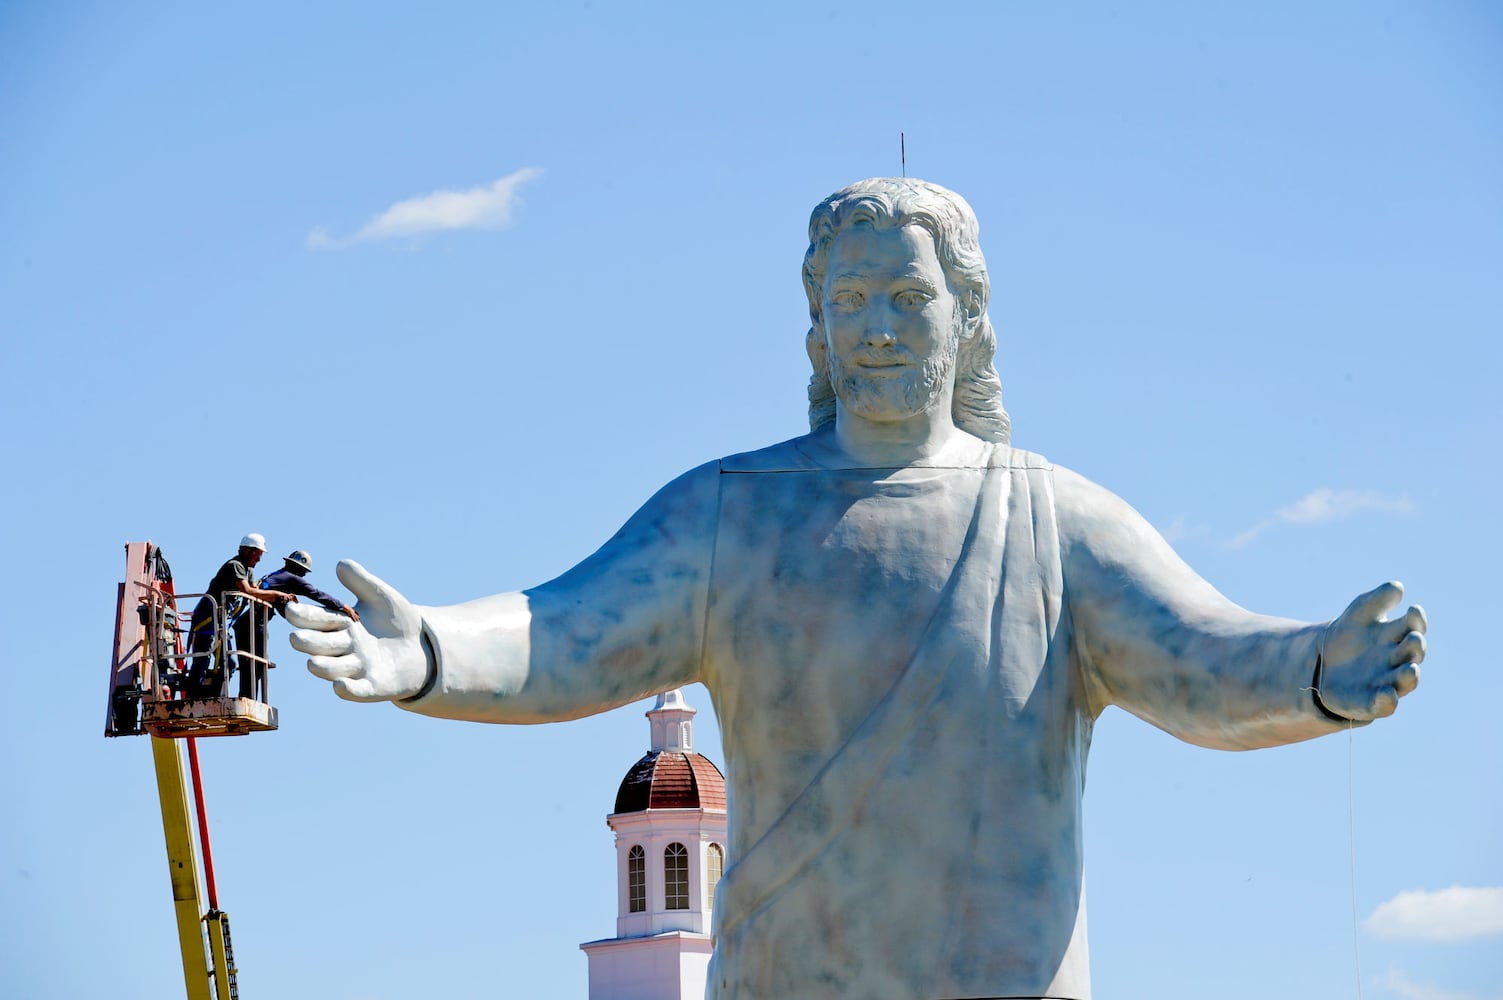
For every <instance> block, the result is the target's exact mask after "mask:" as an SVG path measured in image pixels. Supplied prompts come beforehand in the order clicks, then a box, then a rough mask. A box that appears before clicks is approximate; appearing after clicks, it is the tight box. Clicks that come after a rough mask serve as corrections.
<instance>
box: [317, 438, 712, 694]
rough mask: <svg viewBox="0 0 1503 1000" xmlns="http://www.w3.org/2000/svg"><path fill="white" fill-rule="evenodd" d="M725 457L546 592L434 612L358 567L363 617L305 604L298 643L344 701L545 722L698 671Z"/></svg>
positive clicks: (676, 487)
mask: <svg viewBox="0 0 1503 1000" xmlns="http://www.w3.org/2000/svg"><path fill="white" fill-rule="evenodd" d="M718 479H719V477H718V464H715V463H712V464H710V465H706V466H702V467H700V468H699V469H695V470H693V471H692V472H690V473H688V474H686V475H684V476H682V477H680V478H679V479H677V480H675V481H674V482H672V483H670V484H669V485H668V486H666V487H664V488H663V490H661V491H660V492H659V493H658V494H657V495H656V496H655V497H653V498H652V500H650V501H649V502H648V503H647V504H646V505H645V506H644V507H643V508H642V509H641V510H640V511H638V512H637V514H636V515H635V516H633V517H632V519H631V520H630V521H628V522H627V524H626V526H625V527H623V528H622V529H621V530H620V531H619V532H618V533H617V534H616V535H615V537H613V538H612V539H611V540H610V541H609V542H607V543H606V544H605V545H604V546H602V547H601V549H600V550H599V551H598V552H596V553H595V554H594V555H592V556H590V558H588V559H586V560H585V561H584V562H582V563H580V564H579V565H578V566H576V567H574V568H573V569H571V570H569V571H568V572H567V573H565V574H564V575H563V576H560V577H558V578H557V579H555V580H552V581H550V582H548V583H546V584H543V585H542V586H540V587H536V588H533V589H531V590H527V591H523V592H519V593H511V594H499V595H497V596H494V597H486V598H482V599H480V600H477V601H471V602H468V603H466V604H459V605H453V606H449V607H423V606H419V605H414V604H412V603H410V602H409V601H407V600H406V598H404V597H403V596H402V595H401V594H400V593H399V592H397V591H396V590H395V589H394V588H392V587H391V586H390V585H388V584H386V583H385V582H384V581H382V580H380V579H379V578H377V577H375V576H373V575H371V574H370V573H368V572H366V571H365V570H364V569H363V568H362V567H360V566H359V565H358V564H356V563H350V562H342V563H340V564H339V567H338V574H339V579H340V580H341V582H343V583H344V585H345V586H346V587H348V588H349V589H350V591H351V592H352V593H353V594H355V595H356V597H357V598H359V601H358V603H357V604H356V610H357V611H358V612H359V614H360V620H359V621H358V622H353V621H351V620H349V619H346V618H343V617H342V616H336V615H332V614H330V613H329V612H327V611H324V610H323V609H320V608H303V607H298V606H294V607H293V608H290V609H289V612H288V620H289V621H291V622H292V623H293V624H294V625H296V626H298V627H299V631H297V632H294V633H293V636H292V644H293V646H294V647H295V648H297V649H299V650H302V651H303V652H306V653H309V654H311V656H310V659H309V661H308V668H309V670H310V671H312V672H313V673H314V674H315V675H317V676H320V677H324V678H326V679H328V680H332V681H333V682H334V687H335V692H336V693H337V694H339V695H340V697H343V698H347V699H350V700H354V701H395V702H396V703H397V704H398V705H400V706H401V707H402V708H405V709H408V710H410V711H415V712H421V713H423V714H426V715H436V716H442V717H445V718H455V719H469V720H473V721H481V722H545V721H553V720H558V719H567V718H575V717H578V716H581V715H588V714H591V713H593V712H598V711H603V710H604V709H606V708H611V707H614V706H616V705H621V704H625V703H627V702H630V701H633V700H635V699H637V698H640V697H643V696H644V695H647V694H651V693H652V692H654V691H660V690H663V689H665V688H668V687H673V686H675V685H678V684H685V683H689V682H690V681H693V680H695V679H696V678H697V673H698V669H699V654H700V633H701V629H702V628H703V622H704V608H705V599H706V594H707V592H708V586H709V569H710V554H711V551H712V549H713V543H714V530H715V523H716V518H717V509H716V508H717V503H718V491H719V482H718Z"/></svg>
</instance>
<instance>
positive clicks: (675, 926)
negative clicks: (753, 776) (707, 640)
mask: <svg viewBox="0 0 1503 1000" xmlns="http://www.w3.org/2000/svg"><path fill="white" fill-rule="evenodd" d="M694 715H695V710H694V709H693V708H690V707H689V705H688V703H687V702H686V701H684V693H683V691H682V690H680V689H678V688H675V689H674V690H672V691H665V692H664V693H662V694H660V695H658V699H657V703H656V704H654V705H653V707H652V709H651V710H650V711H648V712H647V719H648V722H649V724H650V727H651V728H650V737H651V743H650V744H649V746H650V749H649V750H648V751H647V753H646V755H645V756H643V757H642V759H641V760H639V761H637V762H636V763H635V764H634V765H632V767H631V769H630V770H629V771H627V772H626V777H624V778H622V779H621V786H620V788H619V789H618V790H617V791H616V805H615V808H614V809H613V810H612V812H611V814H610V815H609V816H607V817H606V823H607V824H608V825H609V826H610V828H611V829H612V830H613V831H615V834H616V893H617V900H618V903H617V908H616V936H615V937H613V938H606V939H604V940H601V941H590V942H587V943H585V944H582V945H580V948H581V949H582V950H583V951H584V953H585V954H586V955H587V956H589V962H590V1000H681V998H689V997H693V998H695V1000H699V998H701V997H703V996H704V990H705V980H706V976H707V973H708V969H709V962H710V914H711V912H712V910H713V907H714V898H715V886H716V884H717V883H718V882H719V881H720V876H721V873H722V872H723V871H724V870H725V860H726V859H725V831H726V825H725V777H724V775H722V774H721V773H720V769H719V768H718V767H716V766H715V765H714V764H713V763H711V761H710V759H709V758H708V757H705V756H704V755H703V754H698V753H695V752H694V749H693V748H694Z"/></svg>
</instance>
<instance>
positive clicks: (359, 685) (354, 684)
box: [310, 665, 386, 702]
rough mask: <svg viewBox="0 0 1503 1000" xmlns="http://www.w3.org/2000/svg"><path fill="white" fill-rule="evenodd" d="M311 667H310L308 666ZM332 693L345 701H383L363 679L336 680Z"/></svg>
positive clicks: (368, 682)
mask: <svg viewBox="0 0 1503 1000" xmlns="http://www.w3.org/2000/svg"><path fill="white" fill-rule="evenodd" d="M310 666H311V665H310ZM334 693H335V694H337V695H339V697H341V698H343V699H344V700H345V701H366V702H369V701H384V700H386V699H384V698H383V697H382V696H381V695H379V694H377V693H376V688H375V685H373V684H372V683H371V682H370V681H369V680H367V679H365V678H364V677H355V678H351V679H348V680H336V681H335V682H334Z"/></svg>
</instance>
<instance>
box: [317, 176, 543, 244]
mask: <svg viewBox="0 0 1503 1000" xmlns="http://www.w3.org/2000/svg"><path fill="white" fill-rule="evenodd" d="M542 173H543V171H542V170H540V169H539V168H537V167H523V168H522V169H521V170H518V171H517V172H516V173H512V174H508V175H507V176H505V177H502V178H500V179H499V180H496V181H493V182H492V183H490V184H482V185H481V186H479V187H473V188H470V189H469V190H467V191H434V192H432V193H430V194H424V195H418V196H417V197H416V198H408V199H406V200H405V201H399V202H397V203H396V204H395V205H393V206H391V207H390V208H388V209H386V211H384V212H381V213H380V214H379V215H377V216H375V217H374V218H372V219H371V220H370V221H369V222H367V223H366V224H365V225H364V226H361V227H360V229H359V230H357V231H356V232H355V233H354V234H353V235H351V236H348V237H346V238H344V239H336V238H334V237H332V236H330V235H329V233H328V230H326V229H324V228H322V227H319V228H317V229H314V230H313V231H312V232H310V233H309V234H308V238H307V245H308V247H309V248H310V249H314V250H328V249H334V248H336V247H342V246H349V245H350V244H352V243H369V242H373V241H376V240H392V239H402V238H404V237H412V236H421V235H423V234H425V233H437V232H449V231H453V230H457V229H504V228H506V227H507V226H509V225H511V217H512V209H514V208H515V207H516V205H517V198H518V191H519V189H520V188H521V187H522V185H523V184H525V183H527V182H528V181H530V180H534V179H536V178H538V177H540V176H542Z"/></svg>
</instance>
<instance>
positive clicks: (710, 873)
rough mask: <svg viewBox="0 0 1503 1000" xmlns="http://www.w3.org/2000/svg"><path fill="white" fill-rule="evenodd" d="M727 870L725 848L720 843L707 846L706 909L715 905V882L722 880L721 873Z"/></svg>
mask: <svg viewBox="0 0 1503 1000" xmlns="http://www.w3.org/2000/svg"><path fill="white" fill-rule="evenodd" d="M723 871H725V850H724V849H723V848H722V847H721V846H720V845H719V844H711V845H710V846H709V847H706V848H705V909H706V910H708V909H711V908H713V907H714V905H715V884H716V883H717V882H719V881H720V873H721V872H723Z"/></svg>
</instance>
